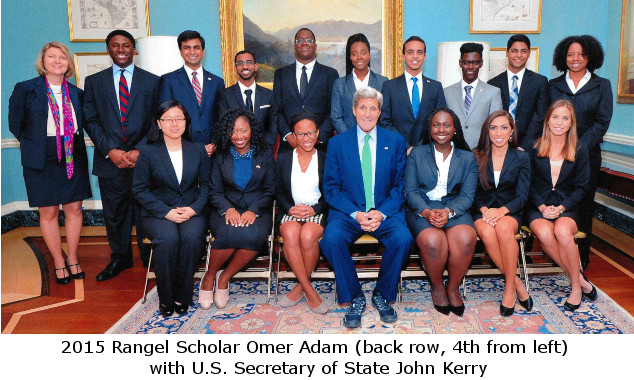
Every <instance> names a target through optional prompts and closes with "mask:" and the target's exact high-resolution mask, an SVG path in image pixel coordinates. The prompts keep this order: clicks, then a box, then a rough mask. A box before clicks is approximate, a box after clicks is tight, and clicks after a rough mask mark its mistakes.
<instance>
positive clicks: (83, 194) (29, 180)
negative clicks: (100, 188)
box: [22, 135, 92, 207]
mask: <svg viewBox="0 0 634 380" xmlns="http://www.w3.org/2000/svg"><path fill="white" fill-rule="evenodd" d="M76 139H77V135H75V140H74V148H73V157H81V156H82V155H81V154H80V153H79V152H77V151H76V150H75V148H76V147H77V146H81V147H83V144H81V145H80V144H77V143H76V141H77V140H76ZM62 144H63V140H62ZM22 173H23V174H24V183H25V185H26V195H27V197H28V199H29V206H30V207H48V206H58V205H60V204H62V205H64V204H67V203H72V202H77V201H83V200H84V199H87V198H90V197H92V192H91V191H90V181H89V180H88V163H87V162H78V161H77V160H74V174H73V177H72V178H71V179H68V175H67V174H66V154H65V152H64V147H63V145H62V160H61V161H58V160H57V141H56V137H55V136H48V137H46V162H45V164H44V169H42V170H37V169H32V168H26V167H23V168H22Z"/></svg>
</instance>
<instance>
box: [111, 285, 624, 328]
mask: <svg viewBox="0 0 634 380" xmlns="http://www.w3.org/2000/svg"><path fill="white" fill-rule="evenodd" d="M530 281H531V289H532V297H533V300H534V302H535V307H534V309H533V310H532V311H531V312H527V311H526V310H524V309H523V308H522V307H521V306H519V304H517V305H516V307H515V314H514V315H513V316H512V317H502V316H500V311H499V300H501V298H502V292H503V280H502V279H501V278H472V279H468V280H467V299H466V300H465V305H466V311H465V314H464V316H463V317H462V318H459V317H457V316H455V315H453V314H451V315H449V316H445V315H442V314H440V313H438V312H437V311H435V310H434V309H433V305H432V302H431V296H430V293H429V283H428V282H427V281H424V280H412V281H405V282H404V294H403V302H401V303H396V304H394V307H395V309H396V311H397V312H398V315H399V319H398V321H397V322H396V323H393V324H385V323H382V322H381V321H380V319H379V316H378V313H377V312H376V310H375V309H374V308H373V307H372V306H371V305H370V302H369V300H370V294H371V292H372V289H373V287H374V282H373V281H365V282H363V290H364V292H365V293H366V297H367V299H368V308H367V309H366V312H365V313H364V315H363V324H362V326H361V327H360V328H358V329H354V330H351V329H347V328H345V327H343V325H342V318H343V316H344V314H345V312H346V308H344V307H337V305H336V304H335V303H334V299H335V298H334V289H333V285H334V283H333V282H331V281H316V282H314V284H315V285H316V288H317V291H318V292H319V293H320V294H321V295H322V298H323V299H324V301H327V302H330V304H331V305H332V306H331V310H330V312H328V314H326V315H317V314H314V313H312V312H311V311H310V309H309V308H308V304H307V303H306V302H305V301H303V302H300V303H299V304H297V305H296V306H294V307H292V308H288V309H283V308H279V307H277V306H275V305H273V304H272V302H273V301H270V302H271V303H268V304H267V303H265V299H266V284H265V283H264V282H260V281H239V282H234V283H232V284H231V297H232V298H231V301H230V302H229V304H228V305H227V307H226V308H225V309H223V310H218V309H216V307H212V308H211V309H210V310H202V309H200V308H199V305H198V303H197V299H198V283H196V289H195V294H194V300H195V301H194V306H192V307H191V308H190V309H189V312H188V313H187V314H186V315H183V316H176V317H170V318H163V317H162V316H161V315H160V313H159V312H158V296H157V294H156V289H153V290H152V291H151V292H150V294H149V298H148V301H147V302H146V303H145V304H143V305H142V304H141V303H140V301H139V303H137V304H136V305H135V306H134V307H133V308H132V309H131V310H130V311H129V312H128V313H127V314H126V315H125V316H124V317H123V318H122V319H121V320H120V321H119V322H117V324H115V325H114V326H113V327H112V328H111V329H110V330H109V331H108V333H117V334H166V333H169V334H171V333H179V334H198V333H205V334H230V333H231V334H235V333H239V334H350V333H365V334H374V333H381V334H408V333H410V334H419V333H420V334H446V333H461V334H488V333H532V334H552V333H565V334H621V333H627V334H631V333H634V318H633V317H632V316H631V315H630V314H629V313H627V312H626V311H625V310H623V309H622V308H621V307H620V306H619V305H617V304H616V303H615V302H614V301H613V300H612V299H610V298H609V297H608V296H607V295H606V294H605V293H603V292H601V291H600V290H599V298H598V299H597V300H596V301H595V302H593V303H590V302H583V303H582V305H581V307H580V308H579V309H578V310H576V311H575V312H568V311H565V310H564V309H563V306H562V305H563V303H564V301H565V298H566V294H567V293H568V291H569V283H568V280H567V279H566V278H565V277H563V276H535V277H531V280H530ZM292 285H293V282H290V281H285V282H283V283H282V284H281V286H280V294H285V293H286V292H287V291H288V290H289V288H290V286H292Z"/></svg>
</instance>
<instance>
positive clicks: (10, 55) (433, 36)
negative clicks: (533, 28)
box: [1, 0, 634, 205]
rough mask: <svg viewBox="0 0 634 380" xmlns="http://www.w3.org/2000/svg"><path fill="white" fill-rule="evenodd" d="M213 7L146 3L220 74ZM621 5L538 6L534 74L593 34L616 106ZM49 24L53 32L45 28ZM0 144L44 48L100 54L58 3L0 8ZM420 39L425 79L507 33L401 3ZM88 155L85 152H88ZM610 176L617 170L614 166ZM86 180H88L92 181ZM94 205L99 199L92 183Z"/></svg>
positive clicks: (16, 191)
mask: <svg viewBox="0 0 634 380" xmlns="http://www.w3.org/2000/svg"><path fill="white" fill-rule="evenodd" d="M218 10H219V7H218V2H217V1H215V0H190V1H187V2H179V3H178V6H175V3H174V2H173V1H170V0H150V30H151V34H152V35H178V34H179V33H180V32H181V31H183V30H184V29H194V30H198V31H199V32H201V34H202V35H203V36H204V37H205V39H206V42H207V49H206V57H205V61H204V64H205V67H206V68H207V69H208V70H210V71H212V72H214V73H216V74H220V73H221V72H222V61H221V52H220V22H219V17H218ZM620 20H621V2H620V1H614V0H576V1H574V2H569V1H559V0H543V9H542V30H541V33H540V34H532V35H529V37H530V38H531V42H532V44H533V45H534V46H537V47H539V48H540V56H539V71H540V73H542V74H544V75H546V76H547V77H549V78H553V77H555V76H558V75H559V73H558V72H556V71H555V70H554V68H553V67H552V66H551V60H552V51H553V49H554V47H555V45H556V44H557V42H559V40H561V39H562V38H563V37H565V36H567V35H571V34H592V35H594V36H595V37H597V38H598V39H599V40H600V41H601V43H602V44H603V46H604V48H605V53H606V61H605V64H604V66H603V67H602V68H601V69H599V70H597V74H598V75H600V76H602V77H606V78H608V79H610V80H611V81H612V87H613V91H614V94H615V99H616V82H617V79H618V78H617V76H618V61H619V42H620V25H621V22H620ZM51 25H53V26H51ZM1 26H2V58H3V60H2V108H1V110H2V119H1V121H2V126H1V136H2V139H11V138H13V135H11V133H10V132H9V129H8V123H7V105H8V102H9V96H10V95H11V92H12V90H13V86H14V85H15V83H16V82H19V81H22V80H26V79H29V78H32V77H34V76H35V75H36V73H35V68H34V67H33V60H34V59H35V56H36V55H37V53H38V52H39V49H40V48H41V47H42V45H44V43H46V42H48V41H50V40H58V41H60V42H62V43H64V44H66V45H67V46H68V47H69V48H70V49H71V51H72V52H103V51H105V44H104V43H97V42H72V43H71V42H70V35H69V31H68V13H67V8H66V2H65V1H60V0H58V1H46V2H44V1H38V0H21V1H12V2H3V4H2V23H1ZM412 34H417V35H420V36H421V37H422V38H423V39H425V41H426V42H427V46H428V49H427V50H428V51H427V53H428V56H427V64H426V66H425V73H426V75H428V76H430V77H432V78H433V77H435V76H436V46H437V44H438V43H439V42H442V41H459V40H479V41H487V42H490V43H491V46H492V47H505V46H506V41H507V39H508V37H509V35H508V34H499V35H495V34H493V35H491V34H469V2H468V1H465V0H426V1H417V0H405V36H409V35H412ZM631 120H634V105H627V104H615V108H614V117H613V119H612V123H611V125H610V130H609V132H610V133H618V134H623V135H628V136H634V132H632V128H631V127H630V125H631ZM604 149H606V150H611V151H615V152H617V153H621V154H627V155H630V156H634V147H630V146H625V145H619V144H608V143H606V144H604ZM89 154H90V155H91V154H92V150H91V151H90V152H89ZM614 169H615V170H623V168H617V167H614ZM21 172H22V168H21V166H20V156H19V152H18V149H17V148H5V149H2V178H1V183H2V186H1V189H2V190H1V197H2V204H3V205H4V204H7V203H10V202H14V201H24V200H26V191H25V189H24V182H23V179H22V176H21ZM91 177H92V176H91ZM91 181H92V184H93V193H94V194H95V197H94V198H93V199H99V190H98V188H97V185H96V183H97V182H96V179H95V178H94V177H92V178H91Z"/></svg>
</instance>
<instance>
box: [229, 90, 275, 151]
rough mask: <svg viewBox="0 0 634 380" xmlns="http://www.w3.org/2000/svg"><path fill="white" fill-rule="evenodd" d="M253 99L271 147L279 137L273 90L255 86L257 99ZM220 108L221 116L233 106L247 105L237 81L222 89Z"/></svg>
mask: <svg viewBox="0 0 634 380" xmlns="http://www.w3.org/2000/svg"><path fill="white" fill-rule="evenodd" d="M252 100H253V111H254V112H253V113H254V114H255V118H256V119H258V121H259V122H260V123H262V127H264V130H265V131H266V133H265V139H266V143H267V144H269V145H270V146H271V147H273V145H275V140H276V139H277V107H276V106H275V103H274V102H273V91H271V90H269V89H268V88H266V87H262V86H260V85H256V86H255V99H252ZM218 108H219V110H220V116H221V117H222V115H224V113H225V112H227V111H228V110H229V109H231V108H244V109H246V108H247V106H246V104H245V103H244V101H243V100H242V93H240V85H238V84H237V83H236V84H234V85H233V86H229V87H227V88H225V89H223V90H222V91H220V95H219V97H218Z"/></svg>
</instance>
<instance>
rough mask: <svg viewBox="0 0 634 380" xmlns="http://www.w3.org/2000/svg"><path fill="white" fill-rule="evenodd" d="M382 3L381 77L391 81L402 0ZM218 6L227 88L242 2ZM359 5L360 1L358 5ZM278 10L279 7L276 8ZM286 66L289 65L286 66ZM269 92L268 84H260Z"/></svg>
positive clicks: (396, 67)
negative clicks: (383, 76)
mask: <svg viewBox="0 0 634 380" xmlns="http://www.w3.org/2000/svg"><path fill="white" fill-rule="evenodd" d="M381 1H382V4H381V6H382V12H381V13H382V40H383V41H384V43H383V46H384V48H383V50H382V57H381V58H382V59H381V62H382V64H383V65H382V66H383V75H385V76H387V77H389V78H393V77H396V76H398V75H400V74H401V73H402V72H403V65H402V64H401V56H402V45H403V7H404V5H403V2H404V0H381ZM219 2H220V4H219V5H220V47H221V51H222V76H223V78H224V79H225V84H226V85H227V86H231V85H233V84H234V83H235V82H236V81H237V80H238V76H237V74H236V72H235V70H234V69H233V67H234V63H233V58H234V55H235V53H237V52H238V51H240V50H243V49H244V29H243V18H242V0H219ZM359 3H360V4H363V0H361V1H359ZM280 6H282V5H280ZM304 12H306V10H304ZM289 63H290V62H289ZM260 84H261V85H263V86H265V87H269V88H272V86H273V84H272V83H270V82H269V83H266V82H265V83H260Z"/></svg>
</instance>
